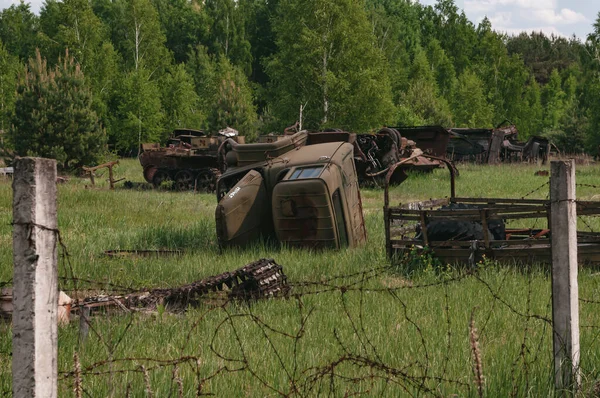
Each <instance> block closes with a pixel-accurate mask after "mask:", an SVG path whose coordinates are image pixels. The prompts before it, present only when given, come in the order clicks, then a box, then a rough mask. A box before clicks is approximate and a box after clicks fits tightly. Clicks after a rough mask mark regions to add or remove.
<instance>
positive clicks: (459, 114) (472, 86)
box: [452, 70, 494, 128]
mask: <svg viewBox="0 0 600 398" xmlns="http://www.w3.org/2000/svg"><path fill="white" fill-rule="evenodd" d="M452 110H453V112H452V114H453V115H454V123H455V125H456V126H457V127H471V126H477V127H487V128H490V127H493V123H492V116H493V112H494V109H493V106H492V105H491V104H489V103H488V102H487V98H486V96H485V92H484V87H483V82H482V81H481V79H480V78H479V77H478V76H477V75H476V74H475V73H473V72H472V71H471V70H465V71H464V72H463V73H462V74H461V75H460V76H459V77H458V81H457V83H456V89H455V90H454V98H453V101H452Z"/></svg>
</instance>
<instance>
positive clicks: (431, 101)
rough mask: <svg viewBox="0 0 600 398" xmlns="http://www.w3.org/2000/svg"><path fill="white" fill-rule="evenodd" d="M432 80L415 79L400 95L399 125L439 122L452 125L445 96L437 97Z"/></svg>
mask: <svg viewBox="0 0 600 398" xmlns="http://www.w3.org/2000/svg"><path fill="white" fill-rule="evenodd" d="M435 89H436V86H435V84H434V83H433V82H427V81H425V80H416V81H413V82H412V83H411V84H410V87H409V88H408V91H407V92H406V94H405V95H404V96H403V97H402V100H401V105H400V114H399V120H398V123H399V124H400V125H406V126H410V125H419V124H429V125H431V124H439V125H442V126H449V125H452V114H451V113H450V106H449V105H448V102H447V101H446V99H445V98H442V97H438V96H437V93H436V90H435Z"/></svg>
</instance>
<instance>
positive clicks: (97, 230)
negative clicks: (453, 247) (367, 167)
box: [0, 159, 600, 397]
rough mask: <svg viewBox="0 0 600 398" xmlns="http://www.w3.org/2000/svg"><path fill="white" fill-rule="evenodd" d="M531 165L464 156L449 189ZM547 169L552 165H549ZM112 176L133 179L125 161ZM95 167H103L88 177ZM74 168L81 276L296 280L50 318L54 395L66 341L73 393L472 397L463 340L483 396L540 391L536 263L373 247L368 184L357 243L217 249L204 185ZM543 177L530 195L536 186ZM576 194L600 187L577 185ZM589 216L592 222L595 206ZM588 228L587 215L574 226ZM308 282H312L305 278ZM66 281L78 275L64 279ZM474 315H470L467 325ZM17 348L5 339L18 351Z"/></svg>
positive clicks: (501, 190) (137, 170)
mask: <svg viewBox="0 0 600 398" xmlns="http://www.w3.org/2000/svg"><path fill="white" fill-rule="evenodd" d="M540 168H541V167H538V166H531V165H502V166H497V167H482V166H472V165H462V166H460V171H461V175H460V177H459V178H458V180H457V195H458V196H475V197H522V196H524V195H526V194H528V193H529V192H531V191H534V190H535V189H536V188H538V187H540V186H541V185H542V184H544V183H545V182H546V181H547V177H538V176H534V172H535V171H536V170H539V169H540ZM546 168H547V167H546ZM116 176H117V177H118V178H121V177H125V178H126V179H128V180H131V181H139V182H141V181H142V180H143V178H142V171H141V167H140V166H139V164H138V163H137V162H136V161H135V160H130V159H129V160H122V161H121V164H120V165H119V166H118V168H117V169H116ZM599 176H600V171H599V170H598V169H597V168H596V167H594V166H581V167H578V171H577V179H578V181H577V182H578V183H580V184H589V185H595V184H599V183H600V179H599V178H598V177H599ZM99 180H101V179H99ZM88 184H89V180H83V179H78V178H75V177H71V178H70V179H69V181H68V182H67V183H66V184H62V185H60V187H59V228H60V231H61V237H62V240H63V242H64V244H65V245H66V247H67V249H68V253H69V261H66V259H65V258H64V257H63V258H62V259H61V262H60V267H61V268H60V271H59V272H60V274H61V276H70V275H71V273H72V274H73V275H74V276H75V277H77V278H80V279H81V280H90V281H94V283H84V282H83V281H80V282H79V283H78V288H79V289H82V290H93V291H96V292H98V293H100V292H105V293H114V292H116V291H117V290H118V289H117V288H116V286H120V287H125V288H130V289H143V288H154V287H175V286H178V285H182V284H186V283H189V282H192V281H195V280H199V279H202V278H204V277H206V276H210V275H214V274H218V273H221V272H224V271H231V270H234V269H237V268H239V267H241V266H243V265H244V264H246V263H249V262H251V261H254V260H256V259H258V258H262V257H269V258H274V259H275V261H277V263H279V264H281V265H282V266H283V267H284V271H285V273H286V275H287V276H288V280H289V281H290V283H292V284H293V286H294V289H293V292H292V293H293V296H292V297H291V298H289V299H273V300H269V301H263V302H256V303H253V304H252V305H249V306H248V305H244V304H236V303H229V304H227V305H225V306H218V305H216V304H215V303H214V302H208V303H206V304H205V305H202V306H200V307H198V308H193V309H192V308H190V309H189V310H188V311H186V312H185V313H183V314H171V313H168V312H164V311H162V310H161V309H160V308H159V311H157V312H155V313H150V314H147V313H130V314H124V313H120V314H119V313H115V314H112V315H110V316H97V317H94V318H93V320H92V331H91V332H90V335H89V337H88V339H87V341H86V342H85V343H84V344H81V343H79V342H78V333H79V330H78V322H72V323H71V324H70V325H68V326H64V327H61V328H60V330H59V358H58V363H59V372H60V373H59V380H60V381H59V395H60V396H73V395H74V392H73V383H74V379H75V377H74V376H73V374H72V371H73V369H74V367H75V365H74V360H73V357H74V354H75V353H77V354H78V357H79V360H80V366H81V369H82V371H81V374H82V376H81V378H82V387H83V390H84V396H90V397H104V396H115V397H121V396H125V395H126V392H127V391H129V394H130V396H135V397H137V396H139V397H143V396H149V395H151V394H153V396H156V397H166V396H196V395H197V394H198V393H199V392H200V393H201V394H214V395H216V396H219V397H234V396H235V397H237V396H251V397H253V396H281V395H298V396H320V395H329V396H346V395H351V394H365V395H368V396H371V395H377V396H386V397H388V396H389V397H397V396H431V395H433V396H445V397H446V396H453V394H456V395H455V396H478V394H479V393H478V385H477V383H476V382H475V376H474V373H473V369H474V366H473V363H474V362H473V359H472V358H473V357H472V352H473V346H474V344H473V340H472V339H471V337H472V334H473V333H475V334H476V335H477V336H478V337H477V339H476V340H477V345H478V352H479V353H480V355H481V365H482V371H483V375H484V383H483V385H482V387H483V395H484V396H488V397H498V396H518V397H521V396H533V397H539V396H551V395H553V389H552V384H553V382H552V380H553V374H552V341H551V337H552V335H551V326H550V324H549V323H548V321H547V320H548V319H549V318H550V316H551V301H550V277H549V272H548V269H547V267H543V266H535V267H529V268H524V267H520V266H516V265H513V266H510V265H509V266H498V265H496V264H493V263H488V262H486V263H484V264H481V267H480V268H479V269H478V271H477V272H475V273H473V272H466V270H464V269H462V270H461V269H454V268H452V267H446V266H444V267H433V266H431V264H428V261H427V260H428V259H427V258H425V259H424V261H423V264H422V266H421V267H420V268H418V269H414V270H412V272H411V273H409V274H407V273H406V272H400V271H398V270H395V269H393V268H386V267H387V266H388V265H389V262H388V260H387V259H386V257H385V253H384V243H385V242H384V231H383V218H382V210H381V208H382V204H383V193H382V190H377V189H369V190H363V192H362V197H363V206H364V212H365V220H366V226H367V230H368V243H367V244H366V245H365V246H364V247H361V248H357V249H348V250H342V251H320V252H313V251H307V250H293V249H289V248H280V247H272V246H267V245H256V246H255V247H252V248H250V249H248V250H227V251H225V252H222V253H220V252H219V250H218V248H217V245H216V235H215V226H214V208H215V204H216V199H215V197H214V196H213V195H204V194H193V193H177V192H167V191H154V190H132V189H125V188H123V187H122V184H118V186H119V187H118V188H117V189H115V190H114V191H110V190H108V187H107V183H106V182H105V181H100V185H99V186H98V187H97V188H94V189H90V188H86V185H88ZM547 193H548V187H543V188H541V189H540V190H538V191H536V192H534V193H533V194H531V195H530V196H529V197H531V198H544V197H546V195H547ZM392 194H393V195H392V197H393V203H397V202H409V201H412V200H421V199H429V198H439V197H444V196H447V195H449V181H448V175H447V171H445V170H438V171H436V172H435V173H433V174H430V175H412V176H411V177H410V178H409V180H407V181H406V182H405V183H404V184H402V185H401V186H400V187H397V188H394V189H393V192H392ZM578 198H580V199H600V189H597V188H593V187H584V186H582V187H578ZM11 208H12V191H11V187H10V181H1V182H0V284H2V283H10V280H11V278H12V250H11V242H12V237H11V233H12V232H11V226H10V223H11V220H12V211H11ZM587 223H588V224H589V225H590V226H591V227H592V228H595V229H600V223H598V222H597V220H595V219H591V220H588V221H587ZM583 227H587V226H585V225H582V228H583ZM110 249H180V250H182V251H184V254H183V255H182V256H178V257H169V258H136V257H130V258H121V259H111V258H109V257H106V256H104V255H103V252H104V251H105V250H110ZM305 282H314V283H309V284H305ZM579 283H580V296H581V297H582V298H584V299H587V300H590V301H600V300H599V299H598V291H600V274H598V273H597V270H594V269H582V270H581V271H580V282H579ZM62 287H63V288H64V289H70V288H72V287H73V285H72V283H64V284H63V286H62ZM580 309H581V321H580V323H581V325H582V329H581V360H582V362H581V365H582V370H583V375H584V386H583V391H584V393H583V394H582V395H585V394H588V395H589V396H592V395H593V394H594V392H593V391H594V389H595V388H598V385H599V384H598V383H600V374H599V373H600V366H599V365H598V364H600V344H598V343H599V342H598V341H597V340H598V338H599V337H600V326H599V325H600V311H598V309H600V306H599V305H598V304H594V303H589V302H587V301H582V302H581V304H580ZM471 321H472V325H473V326H474V329H473V328H472V327H470V325H471ZM11 355H12V354H11V330H10V325H9V324H7V323H0V392H4V393H5V394H8V393H9V392H10V385H11V375H10V357H11ZM15 355H16V353H15Z"/></svg>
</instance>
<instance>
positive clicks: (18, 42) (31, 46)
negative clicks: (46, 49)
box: [0, 0, 39, 62]
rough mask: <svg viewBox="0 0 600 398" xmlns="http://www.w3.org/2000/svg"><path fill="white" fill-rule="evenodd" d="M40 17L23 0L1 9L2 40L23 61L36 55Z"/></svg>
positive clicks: (7, 48)
mask: <svg viewBox="0 0 600 398" xmlns="http://www.w3.org/2000/svg"><path fill="white" fill-rule="evenodd" d="M38 25H39V21H38V17H37V16H36V15H35V14H34V13H33V12H31V6H30V4H28V3H25V2H24V1H23V0H21V1H20V3H19V4H13V5H11V6H10V7H8V8H5V9H4V10H2V11H0V41H2V42H3V43H4V45H5V46H6V50H7V51H8V52H9V53H10V54H12V55H15V56H17V57H19V59H20V60H21V61H22V62H25V61H27V59H29V58H30V57H33V56H34V55H35V48H36V46H37V37H36V34H37V31H38Z"/></svg>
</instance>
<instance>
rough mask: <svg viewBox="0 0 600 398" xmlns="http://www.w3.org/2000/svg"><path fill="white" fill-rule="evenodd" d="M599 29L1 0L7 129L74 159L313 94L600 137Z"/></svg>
mask: <svg viewBox="0 0 600 398" xmlns="http://www.w3.org/2000/svg"><path fill="white" fill-rule="evenodd" d="M590 30H591V31H592V33H591V34H590V35H589V36H588V37H587V38H583V39H582V40H579V39H577V38H575V37H573V38H571V39H567V38H564V37H554V36H550V37H548V36H546V35H544V34H542V33H531V34H526V33H522V34H520V35H518V36H506V35H503V34H500V33H497V32H494V31H493V30H492V26H491V24H490V22H489V20H487V19H484V20H483V21H482V22H481V23H480V24H479V25H477V26H476V25H474V24H473V23H472V22H471V21H469V20H468V19H467V17H466V16H465V14H464V13H463V12H461V11H460V10H459V9H458V8H457V6H456V5H455V3H454V2H453V0H439V1H438V2H437V3H436V4H435V6H425V5H422V4H419V3H416V2H413V1H411V0H336V1H330V0H200V1H199V0H64V1H56V0H47V1H46V3H45V5H44V6H43V7H42V9H41V12H40V14H39V15H35V14H34V13H32V12H31V9H30V6H29V5H28V4H26V3H23V2H22V3H21V4H19V5H13V6H11V7H10V8H6V9H4V10H3V11H1V12H0V130H4V131H5V132H6V134H5V135H6V139H5V140H4V141H5V143H4V145H5V146H6V145H7V146H12V147H13V149H17V151H18V152H27V151H28V149H27V148H33V147H35V146H36V145H38V146H39V145H42V144H40V143H39V142H42V143H43V145H45V148H46V153H47V152H50V153H51V154H55V155H56V157H58V158H61V157H62V159H63V161H65V162H68V161H69V159H71V157H73V156H74V155H72V154H69V153H67V152H68V151H69V150H71V151H88V150H89V151H91V150H92V149H94V148H96V149H98V148H101V147H106V144H108V148H110V149H111V150H112V151H115V152H118V153H120V154H129V153H135V151H136V148H137V145H138V142H140V141H142V142H146V141H159V140H164V139H165V138H166V137H167V136H168V135H169V134H170V132H171V131H172V129H173V128H176V127H188V128H198V129H200V128H202V129H208V130H209V131H213V132H214V131H216V130H218V129H221V128H224V127H226V126H231V127H234V128H236V129H238V130H239V131H240V133H241V134H244V135H246V136H248V137H249V138H251V137H253V136H255V135H256V134H259V133H268V132H272V131H275V132H281V131H282V130H283V128H284V127H285V126H289V125H291V124H293V123H294V122H295V121H296V120H298V118H299V114H300V109H301V107H302V114H303V127H305V128H310V129H322V128H325V127H336V128H342V129H346V130H350V131H355V132H366V131H371V130H373V129H377V128H379V127H381V126H383V125H395V126H398V125H420V124H441V125H443V126H445V127H452V126H457V127H493V126H495V125H497V124H499V123H501V122H503V121H505V120H509V121H510V122H512V123H515V124H516V125H517V128H518V129H519V131H520V133H521V137H522V138H526V137H527V136H530V135H537V134H541V135H544V136H549V137H551V138H552V139H553V140H554V142H555V143H556V144H557V145H558V147H559V148H560V149H561V150H563V151H566V152H581V151H584V150H586V151H588V152H593V153H596V149H595V148H597V147H598V144H600V13H599V14H598V18H597V19H596V22H595V24H594V25H593V27H590ZM583 40H585V41H583ZM38 49H39V50H38ZM40 107H42V108H43V109H42V108H40ZM59 119H60V120H59ZM57 135H60V136H61V137H59V138H56V137H55V136H57ZM83 137H85V138H83ZM65 140H66V141H68V142H69V144H68V145H65V144H64V143H63V142H64V141H65ZM69 146H73V147H74V149H72V148H68V147H69ZM30 152H31V151H30ZM34 152H35V151H34ZM41 152H43V151H41ZM38 153H39V152H38ZM76 161H77V162H90V161H93V159H91V158H90V159H77V160H76Z"/></svg>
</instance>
